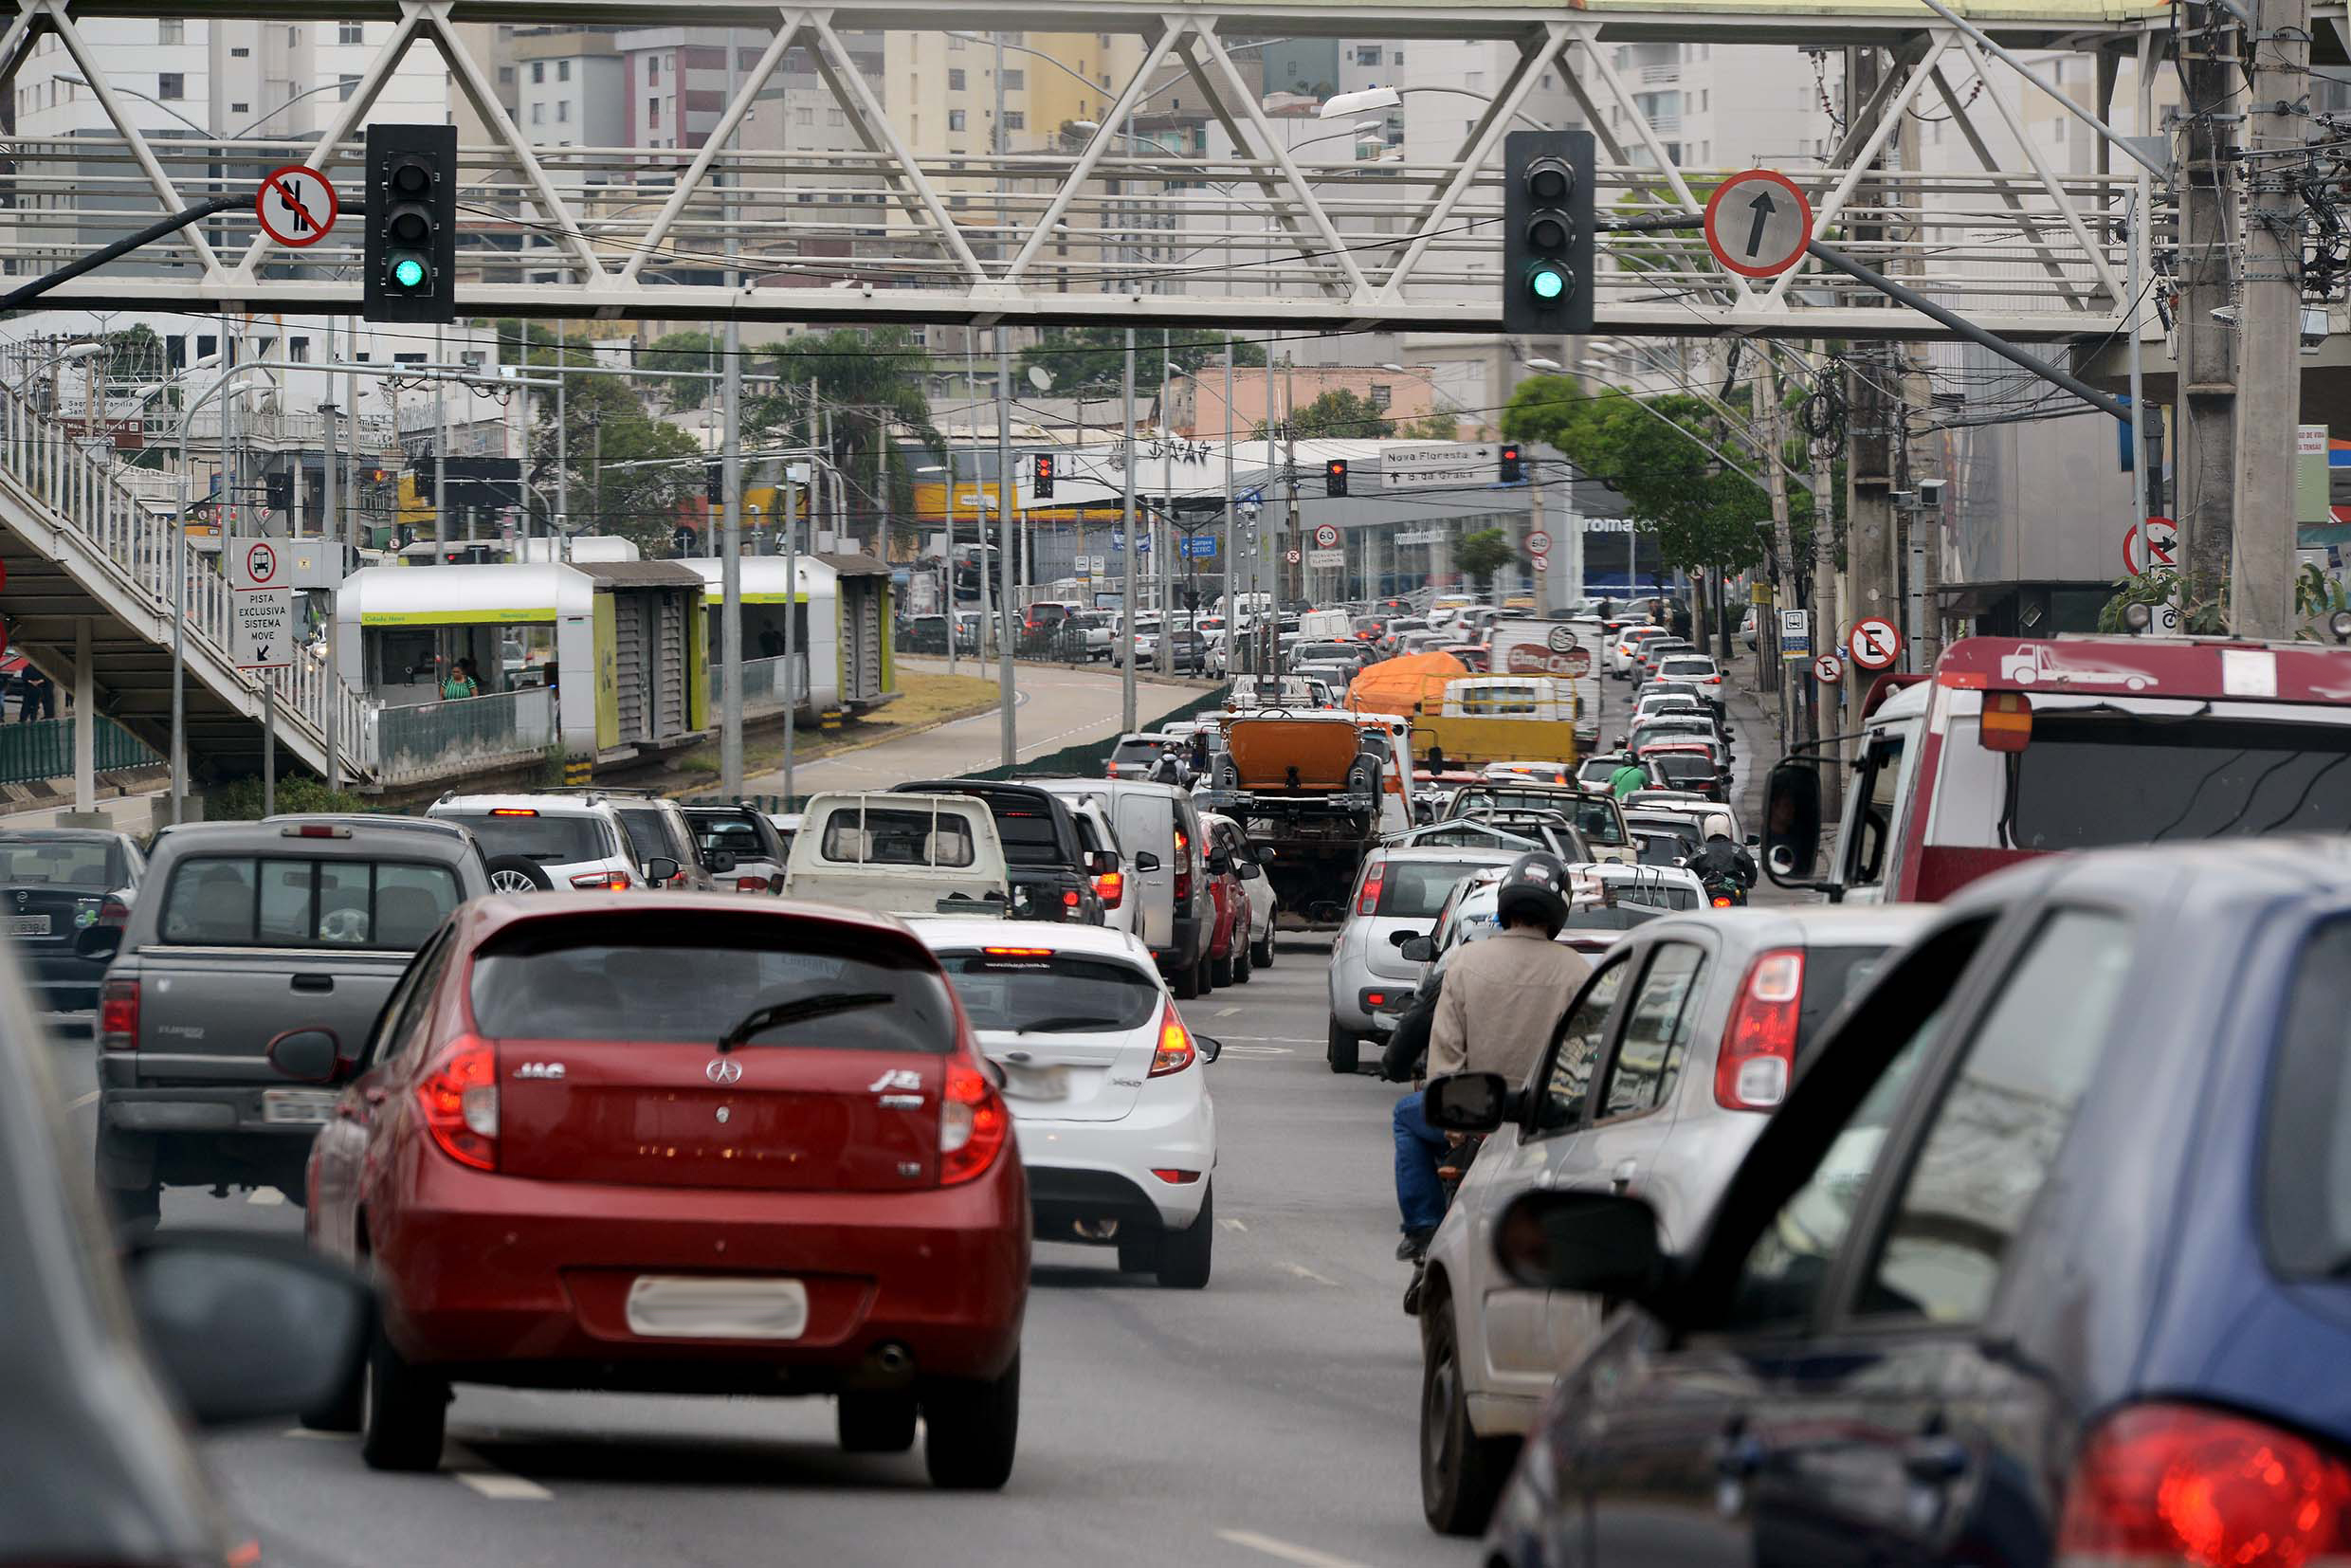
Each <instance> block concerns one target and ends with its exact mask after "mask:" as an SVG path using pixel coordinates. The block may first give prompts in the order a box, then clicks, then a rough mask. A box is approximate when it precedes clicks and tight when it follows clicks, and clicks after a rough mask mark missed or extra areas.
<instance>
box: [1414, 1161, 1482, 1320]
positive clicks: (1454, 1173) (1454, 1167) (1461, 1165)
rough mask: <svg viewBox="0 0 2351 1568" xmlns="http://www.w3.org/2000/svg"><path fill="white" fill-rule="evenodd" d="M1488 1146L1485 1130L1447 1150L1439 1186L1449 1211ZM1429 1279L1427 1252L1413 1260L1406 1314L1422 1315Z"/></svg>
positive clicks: (1438, 1177)
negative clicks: (1424, 1290)
mask: <svg viewBox="0 0 2351 1568" xmlns="http://www.w3.org/2000/svg"><path fill="white" fill-rule="evenodd" d="M1484 1147H1485V1134H1484V1133H1464V1134H1462V1135H1461V1137H1460V1141H1458V1142H1456V1143H1455V1144H1454V1145H1453V1146H1452V1147H1451V1148H1449V1149H1448V1150H1447V1151H1446V1154H1445V1162H1444V1163H1443V1164H1441V1165H1439V1166H1438V1167H1437V1186H1438V1187H1439V1188H1440V1189H1441V1190H1442V1191H1443V1192H1444V1194H1445V1207H1446V1210H1447V1212H1450V1211H1451V1210H1452V1207H1453V1194H1456V1193H1458V1192H1460V1191H1461V1183H1462V1179H1463V1178H1464V1177H1465V1176H1467V1175H1468V1174H1469V1165H1470V1162H1471V1161H1472V1160H1474V1159H1476V1158H1478V1151H1479V1150H1480V1149H1482V1148H1484ZM1428 1278H1429V1255H1428V1254H1427V1253H1426V1252H1423V1253H1422V1254H1421V1255H1420V1256H1419V1257H1417V1258H1414V1259H1413V1260H1412V1282H1411V1283H1410V1284H1409V1285H1405V1287H1404V1315H1405V1316H1406V1317H1408V1318H1417V1317H1419V1316H1420V1299H1421V1295H1422V1290H1423V1286H1424V1285H1426V1284H1427V1282H1428Z"/></svg>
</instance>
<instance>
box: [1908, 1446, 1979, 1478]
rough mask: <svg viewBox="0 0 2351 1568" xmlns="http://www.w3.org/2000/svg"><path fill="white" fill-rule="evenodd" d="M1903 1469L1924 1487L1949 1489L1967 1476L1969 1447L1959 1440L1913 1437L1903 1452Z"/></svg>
mask: <svg viewBox="0 0 2351 1568" xmlns="http://www.w3.org/2000/svg"><path fill="white" fill-rule="evenodd" d="M1902 1470H1903V1473H1904V1475H1906V1476H1908V1477H1909V1478H1910V1479H1911V1480H1913V1481H1916V1482H1918V1483H1919V1484H1920V1485H1922V1486H1948V1485H1949V1484H1950V1483H1952V1482H1954V1481H1956V1480H1958V1479H1959V1477H1960V1476H1962V1475H1964V1474H1965V1473H1967V1445H1965V1444H1964V1443H1961V1442H1960V1441H1959V1439H1958V1438H1956V1437H1943V1436H1940V1435H1938V1436H1932V1437H1919V1438H1913V1439H1912V1440H1911V1442H1910V1446H1909V1447H1908V1448H1905V1449H1903V1450H1902Z"/></svg>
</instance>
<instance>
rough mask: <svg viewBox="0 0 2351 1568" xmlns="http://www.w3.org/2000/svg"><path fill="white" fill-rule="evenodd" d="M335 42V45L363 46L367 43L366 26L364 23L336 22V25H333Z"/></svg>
mask: <svg viewBox="0 0 2351 1568" xmlns="http://www.w3.org/2000/svg"><path fill="white" fill-rule="evenodd" d="M335 42H336V43H337V44H364V43H366V42H367V24H366V23H365V22H337V23H336V24H335Z"/></svg>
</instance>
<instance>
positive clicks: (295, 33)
mask: <svg viewBox="0 0 2351 1568" xmlns="http://www.w3.org/2000/svg"><path fill="white" fill-rule="evenodd" d="M285 46H286V47H287V48H289V49H299V48H301V46H302V29H301V28H300V27H288V28H286V29H285Z"/></svg>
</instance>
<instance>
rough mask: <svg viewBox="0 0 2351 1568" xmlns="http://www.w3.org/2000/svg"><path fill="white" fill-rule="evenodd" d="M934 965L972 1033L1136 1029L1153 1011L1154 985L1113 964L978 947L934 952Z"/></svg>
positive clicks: (1154, 981)
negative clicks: (959, 1000)
mask: <svg viewBox="0 0 2351 1568" xmlns="http://www.w3.org/2000/svg"><path fill="white" fill-rule="evenodd" d="M939 967H940V968H941V969H944V970H945V971H946V972H947V983H948V984H949V985H951V986H953V987H955V994H957V996H958V997H960V998H962V1001H963V1011H964V1013H965V1014H966V1015H967V1016H969V1017H970V1019H971V1020H972V1027H973V1028H974V1029H979V1030H1001V1031H1004V1032H1008V1033H1010V1032H1027V1033H1034V1034H1077V1033H1084V1032H1093V1031H1097V1030H1131V1029H1140V1028H1141V1027H1142V1026H1143V1025H1145V1024H1147V1023H1149V1022H1150V1021H1151V1020H1152V1018H1153V1017H1154V1016H1155V1015H1156V1014H1157V1011H1158V1008H1159V1006H1160V991H1159V984H1158V981H1157V979H1156V978H1155V977H1153V976H1152V975H1146V974H1144V973H1143V972H1142V971H1141V970H1140V969H1138V968H1137V967H1136V966H1135V965H1133V964H1130V963H1121V962H1120V961H1119V960H1118V959H1116V958H1100V957H1088V956H1085V955H1083V954H1077V953H1052V952H1048V951H1046V950H1044V949H1041V948H1021V947H984V948H979V949H976V950H972V951H965V952H955V953H941V954H940V955H939Z"/></svg>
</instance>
